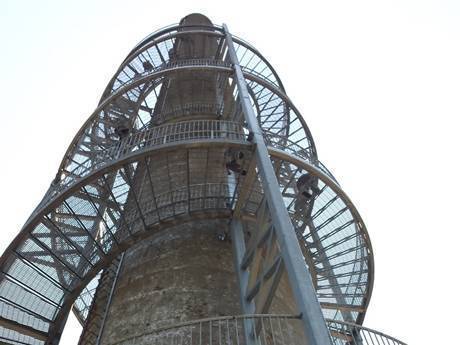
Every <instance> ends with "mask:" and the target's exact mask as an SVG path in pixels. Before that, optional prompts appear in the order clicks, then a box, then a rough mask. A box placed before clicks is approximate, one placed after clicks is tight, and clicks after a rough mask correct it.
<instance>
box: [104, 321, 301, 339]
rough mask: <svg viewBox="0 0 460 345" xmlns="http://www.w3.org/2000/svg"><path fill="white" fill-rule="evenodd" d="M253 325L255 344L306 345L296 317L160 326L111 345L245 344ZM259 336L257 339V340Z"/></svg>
mask: <svg viewBox="0 0 460 345" xmlns="http://www.w3.org/2000/svg"><path fill="white" fill-rule="evenodd" d="M245 323H246V324H250V325H252V329H250V332H249V333H250V338H252V341H254V345H256V344H257V345H275V344H278V345H290V344H299V345H300V344H305V341H304V340H303V339H302V338H301V333H299V331H300V332H301V329H302V328H301V325H300V320H299V318H298V317H297V316H294V315H264V314H262V315H240V316H223V317H216V318H208V319H201V320H195V321H191V322H184V323H180V324H177V325H174V326H166V327H161V328H158V329H155V330H152V331H147V332H145V333H143V334H140V335H137V336H134V337H130V338H125V339H120V340H119V341H117V342H114V343H111V345H118V344H124V345H134V344H138V343H139V341H140V340H141V339H142V342H143V343H146V342H148V343H150V344H161V345H243V344H247V341H246V340H245V330H244V324H245ZM254 334H256V337H254Z"/></svg>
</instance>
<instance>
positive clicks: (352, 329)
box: [326, 320, 406, 345]
mask: <svg viewBox="0 0 460 345" xmlns="http://www.w3.org/2000/svg"><path fill="white" fill-rule="evenodd" d="M326 322H327V326H328V328H329V332H330V334H331V339H332V343H333V344H334V345H406V343H403V342H402V341H400V340H398V339H395V338H393V337H391V336H389V335H386V334H384V333H382V332H379V331H375V330H373V329H370V328H367V327H363V326H360V325H356V324H354V323H350V322H345V321H337V320H326Z"/></svg>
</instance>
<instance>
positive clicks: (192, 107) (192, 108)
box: [155, 102, 224, 124]
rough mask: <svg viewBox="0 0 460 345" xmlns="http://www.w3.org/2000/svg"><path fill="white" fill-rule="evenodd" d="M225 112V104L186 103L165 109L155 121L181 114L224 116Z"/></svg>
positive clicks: (158, 121) (159, 121)
mask: <svg viewBox="0 0 460 345" xmlns="http://www.w3.org/2000/svg"><path fill="white" fill-rule="evenodd" d="M223 112H224V106H223V104H217V103H202V102H194V103H185V104H181V105H179V106H175V107H167V108H165V109H163V111H162V112H161V113H160V114H158V116H157V117H156V118H155V123H156V124H157V123H161V122H163V121H164V120H165V119H168V120H169V119H172V118H176V117H179V116H181V117H183V116H189V115H196V114H200V115H203V114H213V115H217V116H222V114H223Z"/></svg>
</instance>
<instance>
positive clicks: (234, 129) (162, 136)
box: [36, 120, 338, 210]
mask: <svg viewBox="0 0 460 345" xmlns="http://www.w3.org/2000/svg"><path fill="white" fill-rule="evenodd" d="M245 133H247V130H246V129H245V128H244V127H243V126H242V125H241V124H240V123H237V122H232V121H223V120H189V121H181V122H174V123H167V124H164V125H161V126H157V127H152V128H150V129H148V130H145V131H138V132H134V133H132V134H131V135H129V136H128V137H125V138H123V139H122V140H121V141H119V142H118V143H116V144H114V145H112V146H110V147H108V148H107V149H105V150H101V151H100V152H98V154H97V157H96V158H87V159H86V160H85V161H83V162H82V163H80V164H79V165H77V166H75V168H74V169H72V170H71V171H67V170H65V171H63V173H64V174H65V175H66V176H65V177H64V178H62V179H61V180H59V181H57V183H54V184H52V185H51V187H50V189H49V191H48V192H47V194H46V195H45V197H44V198H43V199H42V201H41V202H40V203H39V205H38V206H37V208H36V210H38V209H40V207H41V206H42V205H44V204H46V203H47V202H48V201H49V200H51V199H52V198H53V197H54V196H55V195H56V194H58V193H59V192H61V191H62V190H64V189H66V188H68V187H69V186H71V185H72V184H73V183H75V182H76V181H78V180H79V179H81V178H83V177H85V176H87V175H88V174H90V173H91V172H92V171H94V170H96V169H99V168H101V167H103V166H105V165H110V164H111V162H113V161H114V160H117V159H119V158H122V157H124V156H126V155H128V154H131V153H132V152H134V151H137V150H140V149H147V148H149V147H155V146H161V145H166V144H172V143H176V142H183V141H190V140H200V141H203V140H206V141H209V140H229V141H232V142H233V141H240V142H245V140H246V134H245ZM263 135H264V137H265V140H266V143H267V145H269V146H271V147H273V148H276V149H280V150H284V151H286V152H288V153H290V154H292V155H294V156H296V157H299V158H301V159H304V160H306V161H308V162H309V163H310V164H312V165H314V166H315V167H317V168H318V169H320V170H321V171H322V172H324V173H325V174H326V175H328V176H329V177H330V178H331V179H332V180H333V181H334V182H335V183H336V184H337V185H338V182H337V181H336V179H335V178H334V176H333V175H332V174H331V173H330V171H329V170H328V169H327V168H326V167H325V166H324V165H323V164H322V163H321V162H320V161H319V160H318V159H317V158H315V157H312V155H311V154H310V153H309V151H308V150H306V149H305V148H302V147H301V146H299V145H298V144H296V143H294V142H292V141H290V140H288V139H286V138H284V137H281V136H277V135H275V134H273V133H270V132H268V131H265V132H264V133H263Z"/></svg>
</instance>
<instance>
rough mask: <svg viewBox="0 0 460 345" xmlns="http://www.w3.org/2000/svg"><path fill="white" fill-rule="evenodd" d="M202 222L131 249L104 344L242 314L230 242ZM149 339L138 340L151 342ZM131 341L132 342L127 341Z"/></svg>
mask: <svg viewBox="0 0 460 345" xmlns="http://www.w3.org/2000/svg"><path fill="white" fill-rule="evenodd" d="M226 226H227V225H226V222H225V221H218V220H209V221H197V222H195V223H193V225H184V226H181V227H179V228H177V229H175V230H172V231H171V230H169V231H168V232H167V233H166V234H164V235H162V236H159V237H156V238H153V239H151V240H148V241H145V242H142V243H140V244H138V245H136V246H135V247H133V248H131V249H130V250H129V251H128V252H127V253H126V254H125V258H124V261H123V267H122V269H121V273H120V276H119V279H118V282H117V285H116V289H115V294H114V298H113V300H112V304H111V306H110V310H109V313H108V317H107V321H106V324H105V329H104V335H103V338H102V344H112V343H115V342H119V341H122V340H123V339H127V338H131V337H133V336H139V335H142V334H144V333H148V332H149V331H152V330H153V329H156V328H158V327H161V326H166V325H173V324H175V323H178V322H181V321H189V320H194V319H200V318H206V317H212V316H223V315H236V314H239V313H240V311H239V304H238V295H237V291H238V290H237V287H236V281H235V273H234V268H233V261H232V251H231V243H229V242H227V241H219V240H218V239H217V236H216V230H218V229H221V228H222V227H226ZM149 338H150V337H149V336H144V337H142V336H141V337H139V338H136V339H135V343H136V344H148V343H149ZM127 343H129V342H127Z"/></svg>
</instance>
